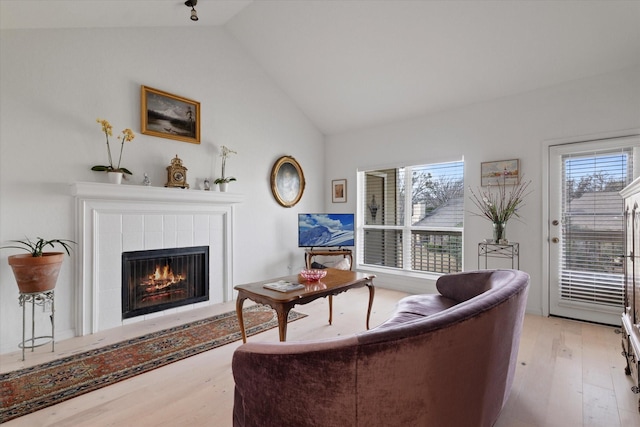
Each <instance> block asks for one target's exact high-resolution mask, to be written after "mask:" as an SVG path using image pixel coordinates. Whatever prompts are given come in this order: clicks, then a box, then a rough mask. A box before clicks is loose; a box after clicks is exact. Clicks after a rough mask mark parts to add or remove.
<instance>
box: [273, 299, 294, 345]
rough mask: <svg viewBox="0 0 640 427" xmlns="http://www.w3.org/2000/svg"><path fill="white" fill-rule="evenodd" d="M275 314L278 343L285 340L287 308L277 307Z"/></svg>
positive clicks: (287, 318)
mask: <svg viewBox="0 0 640 427" xmlns="http://www.w3.org/2000/svg"><path fill="white" fill-rule="evenodd" d="M275 310H276V313H277V314H278V332H279V333H280V341H281V342H284V341H286V340H287V321H288V320H289V310H291V308H289V307H277V308H276V309H275Z"/></svg>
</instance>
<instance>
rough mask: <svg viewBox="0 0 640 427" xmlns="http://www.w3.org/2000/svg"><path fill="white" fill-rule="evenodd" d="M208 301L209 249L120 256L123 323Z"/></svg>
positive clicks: (164, 250)
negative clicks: (145, 315) (144, 315)
mask: <svg viewBox="0 0 640 427" xmlns="http://www.w3.org/2000/svg"><path fill="white" fill-rule="evenodd" d="M208 299H209V247H208V246H195V247H188V248H172V249H155V250H148V251H134V252H123V254H122V318H123V319H128V318H131V317H135V316H139V315H142V314H148V313H153V312H156V311H162V310H166V309H168V308H173V307H179V306H183V305H187V304H193V303H195V302H200V301H207V300H208Z"/></svg>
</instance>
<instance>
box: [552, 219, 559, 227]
mask: <svg viewBox="0 0 640 427" xmlns="http://www.w3.org/2000/svg"><path fill="white" fill-rule="evenodd" d="M551 224H553V225H556V226H557V225H558V224H560V221H558V220H557V219H554V220H553V221H551Z"/></svg>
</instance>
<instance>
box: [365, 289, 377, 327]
mask: <svg viewBox="0 0 640 427" xmlns="http://www.w3.org/2000/svg"><path fill="white" fill-rule="evenodd" d="M367 288H369V308H368V309H367V329H369V318H370V317H371V307H372V306H373V295H374V294H375V292H376V288H374V287H373V284H369V285H367Z"/></svg>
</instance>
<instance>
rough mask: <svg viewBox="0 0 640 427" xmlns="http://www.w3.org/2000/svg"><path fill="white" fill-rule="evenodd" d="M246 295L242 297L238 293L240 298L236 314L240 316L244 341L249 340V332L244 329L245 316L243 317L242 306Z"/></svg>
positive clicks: (239, 322)
mask: <svg viewBox="0 0 640 427" xmlns="http://www.w3.org/2000/svg"><path fill="white" fill-rule="evenodd" d="M245 299H247V298H246V297H241V296H240V294H238V299H237V300H236V315H237V316H238V324H239V325H240V332H241V333H242V342H243V343H246V342H247V332H246V331H245V330H244V318H243V317H242V306H243V305H244V300H245Z"/></svg>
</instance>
